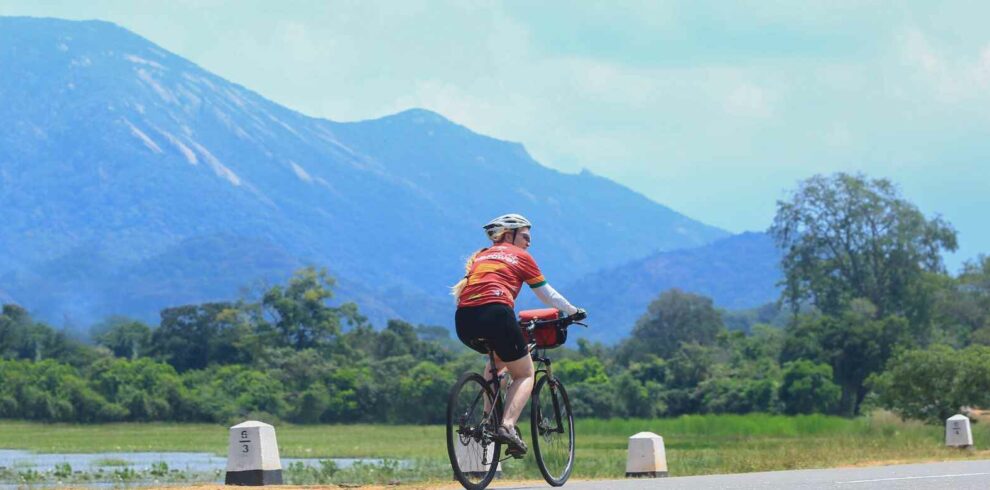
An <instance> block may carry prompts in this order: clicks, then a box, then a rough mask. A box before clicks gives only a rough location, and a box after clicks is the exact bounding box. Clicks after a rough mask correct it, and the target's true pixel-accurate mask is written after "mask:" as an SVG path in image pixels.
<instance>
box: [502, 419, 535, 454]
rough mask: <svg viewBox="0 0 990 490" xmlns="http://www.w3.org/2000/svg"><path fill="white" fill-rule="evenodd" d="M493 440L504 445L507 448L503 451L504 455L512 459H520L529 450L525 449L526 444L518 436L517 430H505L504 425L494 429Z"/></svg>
mask: <svg viewBox="0 0 990 490" xmlns="http://www.w3.org/2000/svg"><path fill="white" fill-rule="evenodd" d="M495 440H496V441H498V442H501V443H502V444H506V445H507V446H508V447H507V448H506V449H505V454H508V455H509V456H512V457H513V458H521V457H523V455H524V454H526V451H528V450H529V448H527V447H526V442H525V441H523V440H522V437H520V436H519V429H518V428H516V429H515V431H511V430H509V429H507V428H506V427H505V426H504V425H500V426H498V428H497V429H495Z"/></svg>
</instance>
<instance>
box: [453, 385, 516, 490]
mask: <svg viewBox="0 0 990 490" xmlns="http://www.w3.org/2000/svg"><path fill="white" fill-rule="evenodd" d="M486 391H487V388H486V384H485V378H483V377H482V376H481V375H480V374H477V373H464V374H462V375H461V377H460V378H459V379H458V380H457V382H456V383H454V386H453V387H451V389H450V394H449V395H448V397H447V457H448V458H450V467H451V469H453V471H454V478H455V479H456V480H457V481H458V482H460V484H461V485H463V486H464V488H466V489H468V490H482V489H484V488H485V487H487V486H488V484H489V483H491V481H492V479H493V478H495V473H496V472H497V471H498V460H499V454H500V451H501V450H502V444H501V443H499V442H496V441H494V440H490V436H491V435H492V434H491V432H493V431H491V430H489V429H487V428H485V419H486V415H488V414H486V413H485V410H484V398H483V397H484V396H485V392H486ZM499 407H500V404H498V400H496V404H495V405H494V407H493V410H495V411H496V415H497V412H498V408H499ZM495 422H496V423H498V417H497V416H496V417H495ZM486 461H487V463H486Z"/></svg>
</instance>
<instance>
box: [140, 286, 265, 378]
mask: <svg viewBox="0 0 990 490" xmlns="http://www.w3.org/2000/svg"><path fill="white" fill-rule="evenodd" d="M244 308H245V307H244V306H243V305H239V304H235V303H204V304H201V305H185V306H178V307H174V308H166V309H164V310H162V312H161V316H162V321H161V324H160V325H159V327H158V328H157V329H155V330H154V331H153V332H152V334H151V346H150V348H149V350H150V352H151V354H152V355H153V356H155V357H156V358H158V359H161V360H164V361H166V362H168V363H169V364H171V365H172V366H174V367H175V369H176V370H178V371H179V372H183V371H187V370H190V369H203V368H205V367H207V366H208V365H210V364H236V363H250V362H251V361H252V360H253V359H254V358H255V357H256V356H257V355H259V352H260V349H261V345H260V340H259V338H258V335H257V333H256V332H255V329H254V326H253V325H252V324H251V323H250V322H249V321H248V319H247V313H245V311H244Z"/></svg>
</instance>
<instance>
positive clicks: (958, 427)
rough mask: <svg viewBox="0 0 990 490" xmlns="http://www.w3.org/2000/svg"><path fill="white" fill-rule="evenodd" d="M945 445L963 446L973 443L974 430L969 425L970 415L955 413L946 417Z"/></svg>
mask: <svg viewBox="0 0 990 490" xmlns="http://www.w3.org/2000/svg"><path fill="white" fill-rule="evenodd" d="M945 445H946V446H951V447H961V448H967V447H970V446H972V445H973V430H972V429H970V427H969V417H966V416H965V415H953V416H951V417H949V418H947V419H945Z"/></svg>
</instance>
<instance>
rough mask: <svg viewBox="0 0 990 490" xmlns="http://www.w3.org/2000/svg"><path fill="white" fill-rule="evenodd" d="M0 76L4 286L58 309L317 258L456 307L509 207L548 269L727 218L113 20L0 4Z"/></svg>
mask: <svg viewBox="0 0 990 490" xmlns="http://www.w3.org/2000/svg"><path fill="white" fill-rule="evenodd" d="M0 73H2V76H0V126H2V127H3V128H4V130H3V131H0V214H2V216H3V219H2V220H0V289H2V290H3V291H5V293H4V296H5V297H11V298H14V299H16V300H17V301H19V302H20V303H21V304H23V305H24V306H25V307H26V308H28V309H29V310H30V311H32V312H33V313H34V314H35V315H36V316H38V317H39V318H41V319H44V320H47V321H51V322H54V323H56V324H61V323H69V324H84V323H88V322H92V321H94V320H98V319H101V318H103V317H105V316H107V315H109V314H111V313H117V314H125V315H131V316H137V317H140V318H143V319H146V320H149V321H155V320H156V317H157V312H158V311H159V310H160V309H161V308H163V307H166V306H172V305H177V304H183V303H191V302H201V301H212V300H222V299H236V298H237V297H238V295H239V294H242V293H241V291H242V289H243V288H249V289H251V288H256V287H259V286H261V285H264V284H271V283H276V282H281V281H284V280H285V278H286V277H288V275H289V274H290V273H291V271H292V270H293V269H294V268H296V267H299V266H302V265H309V264H312V265H317V266H321V267H327V268H328V269H329V270H330V273H331V274H332V275H334V276H335V277H337V278H338V284H339V287H338V292H339V295H338V296H339V297H340V298H342V299H354V300H357V301H358V302H359V303H360V305H361V306H362V309H363V310H364V311H365V312H366V313H368V314H369V316H371V317H372V318H374V319H376V320H378V321H381V319H383V318H385V317H388V316H401V317H403V318H406V319H408V320H410V321H413V322H431V323H440V324H449V323H450V316H451V312H452V305H451V302H450V299H449V298H448V297H447V295H446V294H447V287H448V286H449V285H450V284H452V283H454V282H456V280H457V279H458V278H459V277H460V276H461V275H462V274H463V272H462V261H463V259H464V258H465V257H466V256H467V255H469V254H470V253H471V252H472V251H474V250H475V249H477V248H478V247H480V246H482V245H484V236H483V234H482V232H481V230H480V226H481V224H482V223H484V222H485V221H487V220H488V219H489V218H491V217H492V216H494V215H497V214H501V213H504V212H519V213H523V214H526V215H527V216H529V217H530V218H531V219H532V220H533V221H534V222H535V223H536V228H535V229H534V231H533V235H534V244H533V248H532V252H533V253H534V255H536V256H537V258H538V259H539V261H540V263H541V265H542V266H543V268H544V269H545V272H546V273H547V274H548V276H550V277H552V278H554V279H553V280H554V282H555V283H557V284H563V283H566V282H570V281H574V280H577V279H578V278H580V277H581V276H583V275H585V274H587V273H589V272H591V271H594V270H598V269H600V268H603V267H610V266H617V265H619V264H623V263H626V262H629V261H630V260H633V259H635V258H637V257H643V256H647V255H649V254H653V253H656V252H658V251H663V250H673V249H679V248H684V247H692V246H699V245H704V244H706V243H709V242H711V241H712V240H715V239H719V238H723V237H725V236H726V235H727V234H726V233H725V232H724V231H722V230H719V229H717V228H713V227H711V226H707V225H704V224H702V223H699V222H697V221H694V220H691V219H689V218H687V217H685V216H683V215H680V214H678V213H676V212H674V211H672V210H671V209H669V208H667V207H664V206H662V205H660V204H657V203H655V202H652V201H650V200H649V199H646V198H645V197H643V196H642V195H639V194H637V193H635V192H632V191H630V190H629V189H627V188H625V187H622V186H621V185H618V184H616V183H614V182H611V181H609V180H607V179H604V178H601V177H598V176H595V175H592V174H590V173H587V172H585V173H581V174H577V175H571V174H563V173H560V172H557V171H554V170H551V169H549V168H546V167H543V166H541V165H540V164H539V163H538V162H536V161H534V160H533V159H532V158H531V157H530V156H529V155H528V154H527V153H526V151H525V149H524V148H523V147H522V146H521V145H519V144H516V143H510V142H505V141H499V140H496V139H493V138H490V137H486V136H483V135H479V134H476V133H474V132H472V131H470V130H469V129H467V128H465V127H463V126H460V125H458V124H455V123H453V122H451V121H449V120H447V119H445V118H443V117H442V116H440V115H439V114H435V113H431V112H429V111H424V110H410V111H406V112H403V113H400V114H396V115H393V116H389V117H384V118H381V119H377V120H372V121H362V122H352V123H339V122H333V121H329V120H325V119H317V118H312V117H308V116H305V115H303V114H300V113H298V112H294V111H292V110H289V109H287V108H285V107H282V106H279V105H278V104H275V103H273V102H271V101H269V100H267V99H265V98H264V97H262V96H260V95H258V94H256V93H254V92H252V91H250V90H248V89H246V88H244V87H242V86H240V85H237V84H235V83H231V82H229V81H226V80H224V79H222V78H220V77H218V76H216V75H213V74H211V73H209V72H208V71H206V70H204V69H202V68H200V67H198V66H196V65H195V64H193V63H191V62H189V61H187V60H185V59H183V58H181V57H179V56H176V55H174V54H172V53H169V52H168V51H166V50H164V49H162V48H160V47H158V46H156V45H155V44H153V43H151V42H149V41H147V40H145V39H143V38H141V37H140V36H137V35H135V34H133V33H131V32H129V31H127V30H125V29H123V28H120V27H118V26H115V25H113V24H109V23H106V22H99V21H90V22H75V21H63V20H56V19H36V18H19V17H15V18H11V17H8V18H0ZM358 89H359V87H355V90H358ZM340 96H341V97H346V96H347V94H340Z"/></svg>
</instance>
